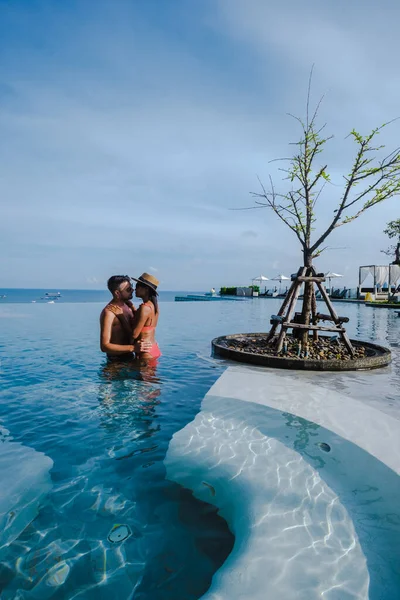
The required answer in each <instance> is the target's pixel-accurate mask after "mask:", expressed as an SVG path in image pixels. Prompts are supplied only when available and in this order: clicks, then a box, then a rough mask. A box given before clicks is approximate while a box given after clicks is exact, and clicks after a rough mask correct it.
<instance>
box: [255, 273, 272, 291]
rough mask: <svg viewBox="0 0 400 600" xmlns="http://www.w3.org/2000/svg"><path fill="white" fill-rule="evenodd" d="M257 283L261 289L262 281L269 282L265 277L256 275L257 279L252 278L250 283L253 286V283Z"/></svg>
mask: <svg viewBox="0 0 400 600" xmlns="http://www.w3.org/2000/svg"><path fill="white" fill-rule="evenodd" d="M255 281H256V282H258V283H259V286H260V289H261V284H262V282H263V281H269V279H268V277H265V275H258V277H253V279H252V280H251V283H252V284H254V282H255ZM265 290H267V288H265Z"/></svg>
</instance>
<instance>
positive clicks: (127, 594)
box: [0, 290, 400, 600]
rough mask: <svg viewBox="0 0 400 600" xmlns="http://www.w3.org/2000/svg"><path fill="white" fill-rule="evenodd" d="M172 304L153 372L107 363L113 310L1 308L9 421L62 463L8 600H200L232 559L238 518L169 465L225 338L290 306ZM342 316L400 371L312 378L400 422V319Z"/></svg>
mask: <svg viewBox="0 0 400 600" xmlns="http://www.w3.org/2000/svg"><path fill="white" fill-rule="evenodd" d="M56 291H58V290H56ZM107 299H108V298H107V297H106V298H105V299H104V302H106V301H107ZM170 300H172V294H171V296H170V297H169V298H166V297H165V298H164V300H163V299H162V298H161V303H160V322H159V327H158V330H157V338H158V341H159V344H160V347H161V350H162V352H163V356H162V358H161V359H160V361H159V364H158V366H157V367H156V368H155V369H144V370H141V371H137V370H134V369H132V368H129V367H126V366H125V367H124V368H122V369H118V368H115V366H114V365H111V366H110V365H107V363H106V361H105V360H104V356H103V355H102V354H101V353H100V351H99V348H98V340H99V329H98V317H99V313H100V310H101V308H102V305H101V304H99V303H93V302H92V303H91V302H82V303H79V302H76V303H73V302H70V303H69V302H64V303H61V302H59V301H56V302H55V303H54V304H47V303H46V302H41V303H40V302H37V303H31V302H30V301H26V302H25V303H24V304H22V303H18V304H11V303H10V304H6V303H4V305H2V304H0V353H1V372H0V377H1V379H0V385H1V398H0V411H1V412H0V416H1V417H0V418H1V420H0V425H2V426H3V427H5V428H6V429H7V430H8V431H9V432H10V435H11V436H12V437H13V439H14V440H15V442H18V443H20V444H23V445H25V446H27V447H30V448H32V449H34V450H36V451H38V452H42V453H43V454H44V455H46V456H48V457H49V458H50V459H51V461H53V467H52V469H51V471H50V476H51V482H52V487H51V489H50V490H49V492H48V493H47V496H46V497H45V499H44V500H43V501H42V505H41V507H40V510H39V513H38V515H37V517H36V518H35V519H34V521H33V522H32V523H31V524H30V525H29V526H28V527H27V528H26V529H25V530H24V531H23V532H22V533H21V534H20V535H19V537H18V538H17V539H15V540H14V541H13V542H12V543H10V545H9V546H8V550H7V553H6V555H5V556H4V557H2V562H1V566H0V590H2V591H1V593H2V596H1V597H2V599H3V598H4V599H5V600H9V599H11V598H47V597H49V598H50V597H51V598H63V599H64V598H65V599H66V598H71V599H72V598H84V599H86V598H87V599H91V598H96V599H99V598H100V599H101V598H116V599H121V600H122V599H125V598H126V599H128V598H135V599H139V600H143V599H148V600H158V599H160V600H161V599H163V600H168V599H169V598H171V599H172V598H173V599H174V600H180V599H182V600H192V599H193V600H194V599H195V598H199V597H200V596H201V595H202V594H203V593H205V591H206V590H207V589H208V587H209V585H210V582H211V578H212V576H213V573H214V572H215V571H216V570H217V569H218V568H219V566H220V565H221V564H222V563H223V561H224V560H225V559H226V557H227V556H228V555H229V553H230V551H231V549H232V545H233V541H234V540H233V536H232V534H231V533H230V532H229V530H228V529H227V526H226V524H225V522H224V521H223V520H222V519H221V518H220V517H219V516H218V514H217V512H216V510H215V509H214V508H213V507H211V506H210V505H208V504H206V503H202V502H199V501H197V500H195V499H194V498H193V496H192V494H191V493H190V492H189V491H187V490H184V489H183V488H181V487H180V486H178V485H176V484H173V483H171V482H169V481H167V480H166V478H165V467H164V464H163V459H164V457H165V453H166V451H167V448H168V444H169V442H170V440H171V437H172V435H173V434H174V433H175V432H176V431H178V430H180V429H182V427H184V426H185V425H186V424H187V423H188V422H190V421H191V420H192V419H193V418H194V417H195V415H196V414H197V412H198V410H199V406H200V402H201V399H202V398H203V397H204V395H205V393H206V392H207V390H208V389H209V387H210V386H211V385H212V384H213V383H214V382H215V381H216V379H217V378H218V376H219V375H220V374H221V373H222V371H223V370H224V368H225V366H226V363H225V362H223V361H218V360H215V359H213V358H211V356H210V341H211V339H212V338H213V337H216V336H218V335H223V334H226V333H235V332H249V331H266V330H268V328H269V316H270V314H272V313H276V311H277V309H278V307H279V301H278V300H269V299H254V300H251V301H249V302H246V303H233V302H232V303H231V302H226V303H225V302H219V303H204V304H203V303H199V302H197V303H193V304H192V303H182V304H181V303H174V302H171V301H170ZM340 313H341V314H343V316H349V317H350V319H351V321H350V324H349V327H348V331H349V333H350V335H351V336H352V337H359V338H361V339H367V340H373V341H377V342H378V343H379V342H381V343H382V344H384V345H387V346H390V347H391V349H392V353H393V362H392V365H391V366H389V367H387V368H385V369H382V370H379V371H376V372H362V373H338V374H334V375H332V374H330V375H329V374H324V373H317V374H316V373H314V374H311V373H310V374H309V375H308V377H310V378H311V380H313V381H318V382H319V383H320V385H321V386H324V385H325V386H332V385H335V386H336V387H337V389H340V390H341V391H342V392H344V393H348V394H349V395H351V396H352V397H354V398H356V399H359V400H362V401H364V402H367V403H370V404H371V405H374V406H375V407H379V408H380V409H381V410H384V411H385V412H388V413H390V414H391V415H392V416H395V417H396V418H400V399H399V394H398V389H399V384H400V353H399V349H398V345H399V339H400V319H398V318H397V317H396V314H395V313H394V312H393V311H392V312H391V311H389V310H383V309H380V310H378V309H373V308H369V307H365V306H362V305H348V304H346V305H340ZM1 485H2V486H4V485H5V486H6V485H7V482H6V481H1Z"/></svg>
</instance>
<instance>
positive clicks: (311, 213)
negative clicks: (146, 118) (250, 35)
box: [252, 72, 400, 340]
mask: <svg viewBox="0 0 400 600" xmlns="http://www.w3.org/2000/svg"><path fill="white" fill-rule="evenodd" d="M311 78H312V72H311V75H310V79H309V85H308V94H307V107H306V118H305V120H303V119H301V118H299V117H293V115H290V116H292V117H293V118H294V119H295V120H296V121H297V122H298V123H299V125H300V127H301V131H302V133H301V137H300V140H299V141H298V142H296V143H295V144H294V146H296V151H295V153H294V155H293V156H292V157H291V158H287V159H281V160H286V161H288V162H289V166H288V168H282V169H280V170H281V171H283V172H284V173H285V175H286V176H285V179H284V180H286V181H287V182H289V186H290V187H289V189H287V191H283V192H278V191H277V190H276V189H275V186H274V183H273V181H272V178H271V177H270V179H269V181H270V186H269V189H268V190H267V189H266V188H265V187H264V185H263V184H262V183H261V181H260V180H259V182H260V185H261V192H259V193H255V192H253V193H252V195H253V196H254V197H255V198H257V200H255V204H256V206H254V208H271V209H272V210H273V211H274V213H275V214H276V215H277V216H278V217H279V219H280V220H281V221H282V222H283V223H284V224H285V225H286V226H287V227H289V229H291V230H292V231H293V233H294V234H295V236H296V238H297V240H298V241H299V242H300V245H301V248H302V253H303V265H304V267H312V266H313V260H314V259H315V258H316V257H318V256H320V255H321V253H322V252H323V251H324V250H325V249H326V246H325V247H323V244H324V242H325V241H326V239H327V238H328V236H329V235H330V234H331V233H332V232H333V231H334V230H335V229H337V228H338V227H341V226H342V225H347V224H348V223H351V221H354V220H355V219H357V218H358V217H359V216H360V215H362V213H364V212H365V211H366V210H368V209H369V208H372V207H373V206H375V205H377V204H380V203H381V202H383V201H384V200H386V199H388V198H391V197H392V196H395V195H397V194H399V193H400V148H396V149H395V150H394V151H393V152H391V153H390V154H388V155H386V156H385V157H383V158H379V156H380V154H381V151H382V150H383V148H384V146H383V145H377V144H376V138H377V136H378V135H379V134H380V133H381V132H382V130H383V129H384V128H385V127H386V126H387V125H389V123H384V124H383V125H381V126H380V127H377V128H376V129H373V130H372V132H371V133H369V134H368V135H366V136H363V135H361V134H360V133H358V132H357V131H356V130H355V129H353V130H352V131H351V132H350V134H349V135H348V136H347V137H348V138H350V139H351V140H352V141H353V142H354V143H355V145H356V150H355V158H354V161H353V164H352V166H351V168H350V170H349V172H348V173H347V174H346V175H343V179H344V185H343V188H342V190H341V192H340V195H339V198H338V203H337V208H336V209H335V210H334V211H333V215H332V217H331V221H330V223H329V225H328V227H327V228H326V229H325V231H323V232H320V233H316V215H315V206H316V204H317V202H318V201H319V200H320V198H321V195H322V192H323V191H324V189H325V188H326V186H327V185H329V184H330V182H331V178H330V175H329V173H328V165H327V164H324V163H323V162H322V163H321V161H320V160H319V159H320V155H321V153H322V152H323V150H324V148H325V146H326V144H327V142H328V141H330V140H331V139H332V138H333V136H328V137H324V136H323V130H324V128H325V125H323V126H322V127H319V126H318V125H317V117H318V112H319V108H320V105H321V101H322V99H321V100H320V101H319V103H318V104H317V106H316V109H315V111H314V112H313V114H312V116H311V115H310V108H309V107H310V89H311ZM278 160H279V159H278ZM313 304H315V292H314V285H313V283H311V282H305V284H304V296H303V307H302V313H301V320H300V323H302V324H305V325H309V324H310V318H311V308H312V305H313ZM307 336H308V332H307V331H306V330H305V332H304V334H303V339H304V340H305V339H306V337H307Z"/></svg>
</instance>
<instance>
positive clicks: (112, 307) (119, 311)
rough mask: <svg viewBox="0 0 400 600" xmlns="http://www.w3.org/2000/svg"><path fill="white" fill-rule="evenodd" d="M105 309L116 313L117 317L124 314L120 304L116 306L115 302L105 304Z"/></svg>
mask: <svg viewBox="0 0 400 600" xmlns="http://www.w3.org/2000/svg"><path fill="white" fill-rule="evenodd" d="M106 310H109V311H110V312H112V313H114V315H116V316H117V317H118V316H120V315H123V314H124V311H123V310H122V308H121V307H120V306H116V305H115V304H111V303H110V304H107V306H106Z"/></svg>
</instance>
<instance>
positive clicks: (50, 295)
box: [41, 292, 61, 300]
mask: <svg viewBox="0 0 400 600" xmlns="http://www.w3.org/2000/svg"><path fill="white" fill-rule="evenodd" d="M59 298H61V293H60V292H46V293H45V295H44V296H42V297H41V300H58V299H59Z"/></svg>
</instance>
